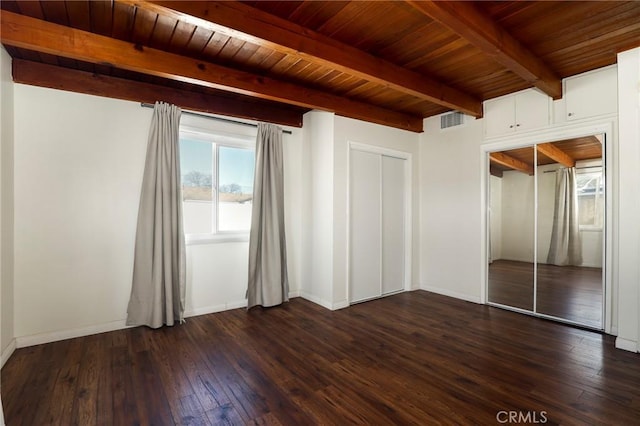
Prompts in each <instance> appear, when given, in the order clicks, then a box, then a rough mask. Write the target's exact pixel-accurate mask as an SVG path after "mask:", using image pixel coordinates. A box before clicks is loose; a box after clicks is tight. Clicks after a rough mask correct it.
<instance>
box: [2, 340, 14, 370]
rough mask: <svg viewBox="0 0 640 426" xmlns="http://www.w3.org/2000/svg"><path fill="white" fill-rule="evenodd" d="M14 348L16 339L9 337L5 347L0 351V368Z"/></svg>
mask: <svg viewBox="0 0 640 426" xmlns="http://www.w3.org/2000/svg"><path fill="white" fill-rule="evenodd" d="M15 350H16V339H11V341H10V342H9V344H8V345H7V347H6V348H4V350H3V351H2V355H0V368H2V367H4V364H5V363H6V362H7V361H8V360H9V358H11V355H13V352H14V351H15Z"/></svg>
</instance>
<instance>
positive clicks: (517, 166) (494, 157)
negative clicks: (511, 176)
mask: <svg viewBox="0 0 640 426" xmlns="http://www.w3.org/2000/svg"><path fill="white" fill-rule="evenodd" d="M489 159H490V160H491V161H493V162H494V163H497V164H500V165H502V166H505V167H508V168H510V169H513V170H517V171H519V172H523V173H526V174H528V175H529V176H533V174H534V170H533V166H532V165H531V164H527V163H525V162H524V161H522V160H518V159H517V158H514V157H511V156H510V155H507V154H505V153H503V152H492V153H491V154H489Z"/></svg>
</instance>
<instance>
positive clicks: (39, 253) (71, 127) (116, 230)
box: [15, 85, 301, 346]
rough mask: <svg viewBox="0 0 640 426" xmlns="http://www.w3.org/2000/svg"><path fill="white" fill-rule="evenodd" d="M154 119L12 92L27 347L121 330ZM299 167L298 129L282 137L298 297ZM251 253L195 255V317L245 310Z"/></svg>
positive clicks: (46, 93) (217, 248) (123, 106)
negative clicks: (149, 132)
mask: <svg viewBox="0 0 640 426" xmlns="http://www.w3.org/2000/svg"><path fill="white" fill-rule="evenodd" d="M151 114H152V110H151V109H148V108H141V107H140V105H139V104H137V103H134V102H126V101H119V100H113V99H107V98H100V97H94V96H88V95H81V94H75V93H69V92H63V91H56V90H51V89H43V88H37V87H32V86H25V85H15V333H16V336H17V338H18V345H19V346H25V345H29V344H35V343H40V342H43V341H50V340H55V339H58V338H66V337H70V336H74V335H82V334H87V333H90V332H96V331H102V330H109V329H115V328H120V327H122V326H124V321H125V318H126V308H127V303H128V299H129V293H130V290H131V274H132V268H133V249H134V241H135V226H136V218H137V211H138V202H139V194H140V185H141V179H142V174H143V169H144V159H145V151H146V144H147V136H148V129H149V124H150V120H151ZM187 120H188V119H187V118H186V116H184V117H183V123H184V122H185V121H187ZM207 121H208V122H211V120H207ZM231 126H233V127H235V128H236V129H239V128H241V129H250V128H247V127H245V126H238V125H231ZM234 130H235V129H234ZM250 131H253V132H254V135H255V129H250ZM300 155H301V131H300V130H299V129H296V130H295V131H294V135H291V136H285V157H286V158H285V160H286V161H287V163H289V164H290V166H288V167H287V168H286V169H285V176H289V178H288V180H286V183H285V192H287V198H286V201H285V202H286V205H287V209H288V211H287V212H286V216H287V226H288V227H289V228H290V229H288V235H287V243H288V246H289V251H290V252H291V255H290V265H291V267H290V270H289V274H290V281H291V288H292V290H293V291H294V292H295V291H296V290H297V285H298V282H299V270H300V269H299V267H298V266H297V265H296V262H297V261H299V260H298V254H297V253H298V252H299V249H300V235H299V229H300V214H299V212H298V211H297V210H296V209H297V206H298V205H299V197H300V196H301V191H300V185H299V184H298V183H297V182H298V181H299V176H298V174H299V172H300V166H299V159H300ZM285 179H287V178H286V177H285ZM247 246H248V243H247V242H239V243H238V242H227V243H213V244H199V245H192V246H189V247H188V249H187V256H188V260H187V262H188V270H187V274H188V277H187V281H188V289H187V305H186V310H187V315H192V314H200V313H205V312H212V311H216V310H220V309H224V308H228V307H236V306H239V305H242V304H243V303H244V292H245V291H246V276H247V260H246V259H247V250H248V248H247Z"/></svg>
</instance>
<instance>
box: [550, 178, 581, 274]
mask: <svg viewBox="0 0 640 426" xmlns="http://www.w3.org/2000/svg"><path fill="white" fill-rule="evenodd" d="M578 217H579V216H578V194H577V188H576V169H575V167H568V168H561V169H558V170H557V171H556V197H555V207H554V214H553V228H552V230H551V243H550V245H549V254H548V256H547V263H549V264H552V265H558V266H567V265H573V266H580V265H581V264H582V243H581V241H580V226H579V222H578Z"/></svg>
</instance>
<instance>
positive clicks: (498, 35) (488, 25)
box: [406, 0, 562, 99]
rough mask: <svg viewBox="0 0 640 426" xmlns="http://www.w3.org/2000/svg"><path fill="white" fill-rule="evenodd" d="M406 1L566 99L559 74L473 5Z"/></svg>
mask: <svg viewBox="0 0 640 426" xmlns="http://www.w3.org/2000/svg"><path fill="white" fill-rule="evenodd" d="M406 1H407V2H408V3H410V4H411V5H412V6H413V7H414V8H415V9H416V10H418V11H420V12H421V13H423V14H425V15H426V16H428V17H429V18H431V19H434V20H436V21H438V22H440V23H441V24H442V25H444V26H446V27H448V28H449V29H451V30H452V31H454V32H455V33H457V34H459V35H460V36H461V37H462V38H464V39H465V40H467V41H468V42H469V43H470V44H472V45H474V46H475V47H477V48H479V49H480V50H482V51H483V52H484V53H486V54H487V55H489V56H490V57H492V58H494V59H495V60H496V61H497V62H498V63H500V64H501V65H503V66H504V67H506V68H508V69H509V70H511V71H512V72H514V73H515V74H517V75H518V76H520V77H521V78H522V79H524V80H526V81H527V82H529V83H530V84H532V85H533V86H535V87H537V88H539V89H540V90H542V91H543V92H545V93H546V94H548V95H549V96H551V97H552V98H553V99H560V98H561V97H562V82H561V80H560V78H559V77H558V76H556V74H555V72H554V71H553V70H551V69H550V68H549V67H548V66H547V65H546V64H545V63H544V62H542V60H540V59H539V58H538V57H536V56H535V55H534V54H533V53H532V52H531V51H529V50H528V49H527V48H526V47H525V46H523V45H522V44H521V43H520V42H519V41H518V40H516V39H515V38H514V37H513V36H512V35H511V34H509V33H508V32H507V31H505V30H504V29H503V28H502V27H500V25H498V24H497V23H496V22H495V21H494V20H493V19H492V18H491V17H490V16H489V15H487V14H485V13H484V12H483V11H481V10H480V9H478V8H477V7H476V6H475V5H473V4H472V3H471V2H448V1H422V0H420V1H418V0H406Z"/></svg>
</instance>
